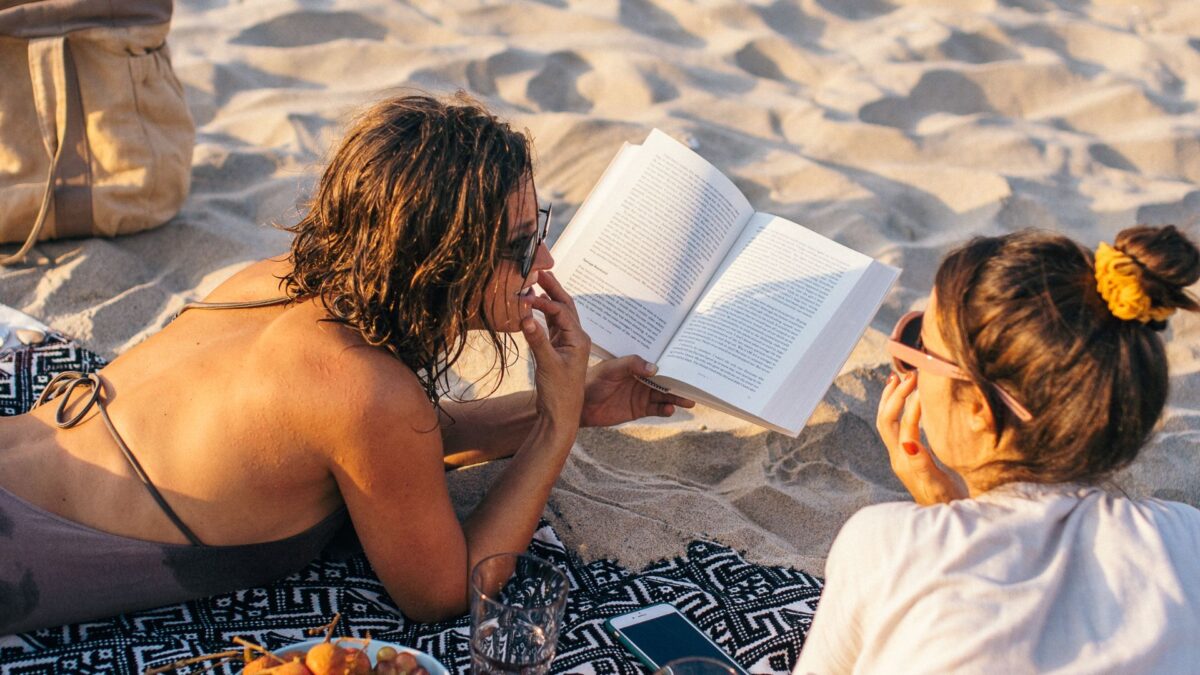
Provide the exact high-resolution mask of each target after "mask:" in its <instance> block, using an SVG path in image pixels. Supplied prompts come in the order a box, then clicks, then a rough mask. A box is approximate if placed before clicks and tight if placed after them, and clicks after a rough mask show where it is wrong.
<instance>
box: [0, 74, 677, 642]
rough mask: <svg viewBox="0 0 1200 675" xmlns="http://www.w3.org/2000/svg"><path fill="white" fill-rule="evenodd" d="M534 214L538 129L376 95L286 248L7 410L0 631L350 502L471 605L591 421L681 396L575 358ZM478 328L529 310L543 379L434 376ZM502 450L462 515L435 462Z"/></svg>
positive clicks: (376, 553)
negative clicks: (500, 464)
mask: <svg viewBox="0 0 1200 675" xmlns="http://www.w3.org/2000/svg"><path fill="white" fill-rule="evenodd" d="M550 215H551V214H550V209H549V208H546V209H545V210H542V209H539V207H538V200H537V194H536V191H535V188H534V181H533V172H532V148H531V146H530V143H529V139H528V138H527V137H526V136H525V135H524V134H522V133H518V132H516V131H514V130H513V129H512V128H510V127H509V125H508V124H506V123H504V122H502V121H500V120H498V119H496V118H495V117H493V116H492V115H491V114H489V113H488V112H487V111H486V110H484V109H483V108H481V107H480V106H479V105H478V104H476V103H474V102H473V101H471V100H469V99H466V98H465V97H460V98H457V99H453V100H449V101H439V100H435V99H433V98H429V97H424V96H407V97H398V98H392V99H389V100H386V101H383V102H382V103H379V104H378V105H376V106H374V107H372V108H371V109H370V110H368V111H367V112H366V113H365V114H364V115H363V116H362V117H361V118H360V119H359V120H358V121H357V123H356V124H355V125H354V126H353V128H352V129H351V130H350V131H349V133H348V134H347V136H346V137H345V139H344V140H343V141H342V143H341V145H340V147H339V148H338V149H337V151H336V153H335V154H334V156H333V158H332V160H331V162H330V164H329V165H328V167H327V168H326V169H325V171H324V173H323V175H322V177H321V179H320V181H319V182H318V184H317V186H316V190H315V194H314V196H313V198H312V202H311V204H310V205H309V208H308V212H307V214H306V215H304V217H303V218H302V219H301V220H300V222H299V223H298V224H297V225H295V226H294V227H293V228H292V230H293V231H294V232H295V238H294V241H293V242H292V246H291V251H290V253H289V254H288V255H286V256H283V257H280V258H277V259H271V260H264V261H261V262H259V263H256V264H253V265H251V266H249V267H248V268H246V269H245V270H243V271H241V272H239V273H237V274H235V275H234V276H233V277H232V278H230V279H229V280H228V281H226V282H225V283H223V284H221V285H220V286H219V287H217V288H216V289H215V290H214V291H213V292H212V293H211V294H210V295H209V296H208V297H207V298H206V299H205V301H204V302H202V303H194V304H191V305H188V306H186V307H185V308H184V309H185V310H186V311H183V312H181V314H180V315H179V316H178V317H177V318H176V319H175V320H174V321H173V322H172V323H171V324H170V325H168V326H167V327H166V328H165V329H164V330H162V331H161V332H160V333H158V334H156V335H154V336H153V337H151V338H149V339H148V340H146V341H145V342H143V343H142V344H139V345H137V346H136V347H133V348H132V349H130V350H129V351H128V352H126V353H125V354H123V355H121V356H120V357H119V358H117V359H116V360H115V361H113V362H112V363H111V364H110V365H109V366H107V367H106V368H104V369H102V370H101V371H100V372H99V373H96V374H92V375H90V376H89V375H83V374H80V373H74V374H64V375H63V376H61V377H59V378H58V379H56V380H55V381H53V382H52V383H51V384H50V385H49V386H48V387H47V391H46V394H44V395H43V401H39V404H40V405H39V406H37V407H35V408H34V409H33V410H32V411H31V412H30V413H29V414H26V415H22V416H18V417H14V418H2V419H0V439H3V440H0V634H8V633H14V632H18V631H26V630H31V629H34V628H40V627H44V626H50V625H57V624H62V623H68V622H75V621H81V620H85V619H90V618H96V617H101V616H108V615H113V614H118V613H121V612H124V611H128V610H133V609H139V608H144V607H150V606H155V605H162V604H167V603H174V602H179V601H182V600H185V599H188V598H193V597H197V596H203V595H211V594H214V593H218V592H224V591H230V590H233V589H236V588H244V587H248V586H253V585H260V584H263V583H266V582H269V581H271V580H272V579H275V578H278V577H280V576H283V575H285V574H287V573H290V572H293V571H296V570H298V569H300V568H301V567H303V566H304V565H305V564H306V563H307V562H308V561H309V560H310V559H311V558H313V557H314V556H316V555H317V553H318V552H319V551H320V550H321V549H322V547H323V546H324V545H325V543H326V542H328V541H329V540H330V538H331V537H332V536H333V534H334V533H335V531H336V530H338V529H339V528H340V527H341V526H342V525H343V524H344V523H345V522H347V521H349V522H350V523H352V524H353V527H354V529H355V530H356V531H357V535H358V538H359V540H360V541H361V543H362V546H363V548H364V550H365V552H366V554H367V557H368V558H369V559H370V562H371V565H372V566H373V567H374V570H375V572H376V573H377V574H378V576H379V578H380V579H381V580H382V582H383V584H384V586H385V587H386V589H387V591H388V593H389V594H390V595H391V597H392V599H393V600H394V601H395V602H396V603H397V605H398V606H399V607H400V608H401V609H402V610H403V611H404V612H405V613H406V614H407V615H408V616H409V617H410V618H412V619H415V620H418V621H430V620H435V619H442V618H446V617H450V616H453V615H456V614H460V613H462V612H463V611H465V610H466V607H467V604H466V603H467V596H468V593H467V575H468V572H469V570H470V569H471V568H472V566H473V565H474V563H475V562H476V561H478V560H480V559H482V558H484V557H487V556H489V555H492V554H494V553H500V552H505V551H520V550H524V549H525V548H526V547H527V546H528V545H529V542H530V538H531V537H532V535H533V532H534V529H535V527H536V525H537V522H538V519H539V518H540V516H541V514H542V511H543V508H544V507H545V504H546V500H547V498H548V496H549V494H550V489H551V487H552V486H553V485H554V483H555V481H556V479H557V478H558V474H559V471H560V469H561V468H562V466H563V464H564V462H565V461H566V458H567V453H568V452H569V451H570V449H571V446H572V443H573V441H574V439H575V434H576V431H577V429H578V428H579V427H580V426H581V425H608V424H615V423H619V422H623V421H627V420H630V419H635V418H638V417H642V416H645V415H670V414H672V413H673V412H674V409H675V406H678V405H684V406H690V405H692V404H691V402H690V401H686V400H684V399H679V398H677V397H673V396H668V395H663V394H660V393H658V392H655V391H653V390H651V389H650V388H648V387H645V386H643V385H642V384H640V383H639V382H638V381H637V379H636V378H637V377H638V376H645V375H650V374H652V371H653V369H652V368H651V367H650V366H649V364H646V363H645V362H643V361H641V360H640V359H637V358H634V357H630V358H625V359H616V360H613V361H610V362H607V363H602V364H600V365H598V366H595V367H593V368H592V369H591V370H590V371H589V370H588V367H587V360H588V351H589V345H590V342H589V339H588V336H587V335H586V334H585V333H584V332H583V330H582V329H581V328H580V325H579V319H578V316H577V314H576V311H575V306H574V303H573V301H572V299H571V297H570V296H569V295H568V294H567V293H566V292H565V291H564V290H563V288H562V286H561V285H560V284H559V282H558V281H557V280H556V279H555V278H554V275H553V274H552V273H551V272H550V271H549V270H550V267H551V266H552V265H553V260H552V259H551V257H550V253H549V251H548V250H547V249H546V247H545V245H544V240H545V237H546V232H547V227H548V223H549V218H550ZM535 283H536V284H538V285H540V287H541V288H542V289H544V291H545V292H544V294H541V293H535V292H534V291H533V290H532V289H533V286H534V284H535ZM535 310H536V311H537V312H540V313H541V314H543V315H544V316H545V322H546V325H547V327H548V330H547V328H543V327H541V326H540V325H539V324H538V323H537V322H536V321H535V320H534V319H533V317H532V312H533V311H535ZM471 331H479V332H482V333H483V334H485V335H486V337H487V341H488V342H489V343H490V344H491V346H492V349H493V350H494V356H495V361H494V363H495V364H496V365H495V367H496V368H497V369H499V370H500V371H501V374H502V373H503V370H504V369H505V367H506V366H507V365H508V362H509V360H510V359H511V357H512V354H513V349H512V347H513V342H512V337H511V334H513V333H521V334H522V335H523V337H524V339H525V340H526V341H527V342H528V345H529V349H530V351H531V352H532V355H533V358H534V361H535V362H536V370H535V373H534V383H535V385H536V391H534V392H532V393H522V394H512V395H508V396H495V397H491V398H486V393H487V392H483V393H484V395H485V397H484V400H481V401H471V402H460V401H455V400H452V399H451V398H449V397H448V383H447V378H446V376H447V374H448V373H449V372H450V369H451V367H452V366H453V365H454V363H455V362H456V360H457V359H458V358H459V356H460V355H461V354H462V353H463V350H464V347H465V344H466V340H467V334H468V333H469V332H471ZM507 456H512V459H511V461H510V462H509V463H508V465H507V467H506V468H505V470H504V471H503V473H502V474H501V475H500V477H499V478H498V479H497V480H496V482H495V483H494V484H493V485H492V486H491V489H490V490H489V491H488V493H487V495H486V497H485V498H484V499H483V501H482V502H481V503H480V504H479V505H478V507H477V508H476V509H475V510H474V512H473V513H471V514H470V515H469V516H468V517H467V518H466V519H465V520H463V521H462V522H460V521H459V520H458V518H457V517H456V516H455V511H454V508H453V505H452V504H451V501H450V496H449V494H448V491H447V486H446V482H445V476H444V472H445V470H446V469H447V468H451V467H457V466H462V465H465V464H468V463H474V462H480V461H485V460H489V459H494V458H499V457H507Z"/></svg>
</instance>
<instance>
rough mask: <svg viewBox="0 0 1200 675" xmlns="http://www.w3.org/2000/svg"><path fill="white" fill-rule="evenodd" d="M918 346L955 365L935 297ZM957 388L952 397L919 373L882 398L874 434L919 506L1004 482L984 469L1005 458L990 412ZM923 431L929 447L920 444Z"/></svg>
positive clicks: (980, 399) (969, 390)
mask: <svg viewBox="0 0 1200 675" xmlns="http://www.w3.org/2000/svg"><path fill="white" fill-rule="evenodd" d="M921 340H922V342H923V343H924V345H925V348H926V350H928V351H929V352H930V353H932V354H935V355H937V356H939V357H942V358H944V359H947V360H951V361H952V360H953V359H951V358H950V354H951V353H952V352H951V350H950V348H949V346H948V345H947V344H946V340H945V338H944V337H943V336H942V331H941V323H940V317H939V316H938V305H937V296H936V294H930V296H929V305H928V307H927V308H926V309H925V320H924V322H923V325H922V327H921ZM959 386H960V391H959V392H958V395H957V396H956V395H955V393H954V391H953V383H952V380H951V379H950V378H949V377H946V376H943V375H938V374H936V373H932V372H923V371H920V370H917V371H913V372H911V373H909V374H908V375H904V376H900V375H897V374H896V373H892V374H891V375H889V376H888V380H887V384H886V385H885V386H884V388H883V394H882V395H881V396H880V399H879V410H878V415H877V417H876V421H875V426H876V429H878V431H879V435H880V438H882V440H883V443H884V445H885V446H886V447H887V450H888V456H889V458H890V460H891V465H892V470H893V471H894V472H895V473H896V476H897V477H898V478H899V479H900V482H902V483H903V484H904V487H905V488H906V489H907V490H908V491H909V493H910V494H912V496H913V499H915V500H916V502H917V503H918V504H937V503H942V502H948V501H951V500H953V499H962V498H965V497H968V496H970V497H974V496H976V495H979V494H981V493H983V492H986V491H987V490H988V489H990V488H991V487H995V486H996V485H997V484H998V483H1000V482H1003V481H1002V480H1000V479H999V477H998V476H997V475H996V474H995V473H994V472H993V471H991V470H989V469H987V468H985V467H986V465H987V464H988V463H989V462H991V461H993V460H996V459H999V458H1001V457H1003V456H1005V448H1006V444H1005V443H1004V442H1002V443H1000V444H999V445H997V444H996V442H995V440H996V439H995V423H994V420H993V418H992V413H991V410H990V408H989V407H988V405H987V403H986V400H985V399H984V396H983V394H982V392H980V391H979V389H978V388H976V387H974V386H963V385H961V384H960V385H959ZM922 429H923V430H924V431H925V438H926V439H927V440H928V442H929V446H928V447H927V446H925V445H924V444H923V443H921V430H922ZM935 456H936V458H937V461H935V460H934V457H935ZM937 462H941V464H942V465H943V466H944V467H945V469H949V471H946V470H944V469H943V468H942V467H939V466H938V463H937Z"/></svg>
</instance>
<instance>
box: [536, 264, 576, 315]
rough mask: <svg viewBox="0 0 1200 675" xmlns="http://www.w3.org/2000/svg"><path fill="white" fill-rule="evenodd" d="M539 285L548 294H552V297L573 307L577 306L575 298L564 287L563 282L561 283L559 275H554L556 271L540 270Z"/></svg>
mask: <svg viewBox="0 0 1200 675" xmlns="http://www.w3.org/2000/svg"><path fill="white" fill-rule="evenodd" d="M538 285H539V286H541V287H542V288H543V289H544V290H545V291H546V295H548V296H550V298H551V299H553V300H555V301H557V302H561V303H563V304H566V305H570V306H571V307H572V308H574V307H575V300H574V299H572V298H571V294H570V293H567V289H565V288H563V286H562V284H561V283H559V281H558V277H556V276H554V272H551V271H550V270H542V271H540V272H538Z"/></svg>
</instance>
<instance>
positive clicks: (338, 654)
mask: <svg viewBox="0 0 1200 675" xmlns="http://www.w3.org/2000/svg"><path fill="white" fill-rule="evenodd" d="M339 619H341V614H337V615H334V617H333V621H331V622H330V623H329V625H327V626H322V627H320V628H316V629H313V630H310V631H309V635H312V634H314V633H322V632H323V633H325V639H324V640H323V641H322V642H320V643H318V644H316V645H313V646H311V647H308V649H304V648H303V647H299V648H286V647H285V648H284V650H283V653H280V654H277V653H274V652H270V651H268V650H266V649H264V648H263V647H261V646H259V645H256V644H254V643H253V642H250V641H249V640H245V639H242V638H239V637H235V638H234V639H233V641H234V642H235V643H237V644H238V645H241V647H242V649H241V650H240V651H227V652H221V653H219V654H205V655H204V656H199V657H194V658H189V659H184V660H182V661H176V662H174V663H170V664H167V665H166V666H160V667H158V668H152V669H150V670H148V671H146V673H147V675H157V674H158V673H166V672H170V671H173V670H175V669H177V668H182V667H183V666H187V665H191V664H193V663H199V662H201V661H209V660H213V659H220V660H219V661H218V662H217V663H215V664H213V665H212V666H209V668H212V667H215V666H217V665H220V664H222V663H225V662H226V661H229V660H230V659H234V658H237V657H239V656H240V657H241V658H242V661H243V663H245V664H246V665H245V666H244V667H243V668H242V674H243V675H429V671H428V670H426V669H425V668H423V667H422V666H421V664H420V663H419V662H418V661H417V657H415V656H413V655H412V654H410V653H409V652H402V651H400V650H398V649H396V648H395V647H392V646H391V645H384V646H383V647H380V648H379V649H378V650H376V653H375V663H374V665H372V663H371V659H370V657H369V656H368V655H367V647H368V645H370V644H371V637H370V635H369V634H368V636H367V637H366V638H365V639H362V638H336V639H333V629H334V627H335V626H337V623H338V620H339ZM310 642H311V641H310Z"/></svg>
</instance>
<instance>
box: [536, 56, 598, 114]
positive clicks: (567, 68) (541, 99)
mask: <svg viewBox="0 0 1200 675" xmlns="http://www.w3.org/2000/svg"><path fill="white" fill-rule="evenodd" d="M591 70H592V65H591V64H590V63H588V62H587V61H586V60H584V59H583V58H582V57H581V56H579V55H578V54H576V53H575V52H572V51H565V52H555V53H553V54H551V55H549V56H548V57H546V63H545V65H543V66H542V70H541V72H539V73H538V74H537V75H535V76H534V77H533V79H531V80H530V81H529V85H528V86H527V87H526V89H525V93H526V95H527V96H529V100H531V101H533V102H535V103H537V105H538V107H539V108H541V109H542V110H544V111H553V112H588V111H589V110H591V109H592V102H591V101H590V100H588V99H587V98H586V97H584V95H583V94H581V93H580V92H579V88H578V85H579V77H580V76H581V75H583V74H584V73H587V72H589V71H591Z"/></svg>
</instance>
